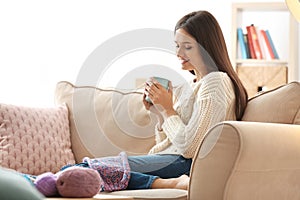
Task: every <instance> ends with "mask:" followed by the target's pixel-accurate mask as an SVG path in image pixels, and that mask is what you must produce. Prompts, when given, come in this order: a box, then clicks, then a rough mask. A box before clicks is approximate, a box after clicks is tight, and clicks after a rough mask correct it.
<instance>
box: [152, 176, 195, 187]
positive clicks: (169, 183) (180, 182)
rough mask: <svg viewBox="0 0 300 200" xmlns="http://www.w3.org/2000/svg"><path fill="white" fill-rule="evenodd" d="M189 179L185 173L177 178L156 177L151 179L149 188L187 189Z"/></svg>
mask: <svg viewBox="0 0 300 200" xmlns="http://www.w3.org/2000/svg"><path fill="white" fill-rule="evenodd" d="M189 181H190V177H188V176H187V175H182V176H180V177H178V178H169V179H162V178H157V179H155V180H154V181H153V183H152V186H151V188H152V189H155V188H156V189H157V188H175V189H182V190H187V189H188V187H189Z"/></svg>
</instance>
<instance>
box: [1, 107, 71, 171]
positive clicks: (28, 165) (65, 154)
mask: <svg viewBox="0 0 300 200" xmlns="http://www.w3.org/2000/svg"><path fill="white" fill-rule="evenodd" d="M74 163H75V159H74V156H73V153H72V150H71V142H70V130H69V120H68V109H67V107H66V106H65V105H61V106H57V107H49V108H34V107H25V106H16V105H8V104H0V165H1V166H2V167H7V168H11V169H14V170H17V171H19V172H22V173H28V174H33V175H39V174H41V173H44V172H48V171H49V172H53V173H56V172H57V171H59V169H60V168H61V167H62V166H64V165H66V164H74Z"/></svg>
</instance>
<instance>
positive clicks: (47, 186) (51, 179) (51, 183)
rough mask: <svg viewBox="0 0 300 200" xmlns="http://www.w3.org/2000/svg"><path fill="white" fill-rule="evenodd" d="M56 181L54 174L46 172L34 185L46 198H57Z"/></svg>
mask: <svg viewBox="0 0 300 200" xmlns="http://www.w3.org/2000/svg"><path fill="white" fill-rule="evenodd" d="M56 180H57V177H56V176H55V175H54V174H53V173H51V172H46V173H43V174H41V175H39V176H38V177H37V178H36V180H35V181H34V184H35V187H36V188H37V189H38V191H40V192H41V193H42V194H43V195H45V196H46V197H51V196H57V195H58V192H57V188H56Z"/></svg>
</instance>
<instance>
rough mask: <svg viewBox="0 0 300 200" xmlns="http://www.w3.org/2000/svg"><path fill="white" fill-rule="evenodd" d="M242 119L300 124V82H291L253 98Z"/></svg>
mask: <svg viewBox="0 0 300 200" xmlns="http://www.w3.org/2000/svg"><path fill="white" fill-rule="evenodd" d="M242 121H254V122H270V123H283V124H300V83H299V82H290V83H288V84H286V85H283V86H280V87H278V88H275V89H273V90H270V91H268V92H265V93H262V94H260V95H258V96H255V97H253V98H251V99H250V100H249V102H248V105H247V107H246V110H245V113H244V116H243V118H242Z"/></svg>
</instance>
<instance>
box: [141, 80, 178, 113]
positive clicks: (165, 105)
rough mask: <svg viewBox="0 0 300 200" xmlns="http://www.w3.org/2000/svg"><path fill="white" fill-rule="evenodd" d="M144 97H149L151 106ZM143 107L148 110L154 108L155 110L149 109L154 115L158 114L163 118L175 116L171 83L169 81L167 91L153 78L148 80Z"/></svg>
mask: <svg viewBox="0 0 300 200" xmlns="http://www.w3.org/2000/svg"><path fill="white" fill-rule="evenodd" d="M146 95H147V96H149V98H150V99H151V101H152V104H151V103H149V102H147V101H146V100H145V97H146ZM144 105H145V107H146V109H148V110H149V109H150V108H151V107H155V110H154V109H153V108H151V111H153V112H154V113H156V112H159V113H160V114H161V115H162V116H164V117H168V116H171V115H174V114H177V113H176V111H175V110H174V108H173V87H172V83H171V82H170V81H169V89H168V90H167V89H165V88H164V87H163V86H162V85H161V84H160V83H159V82H158V81H157V80H155V79H154V78H152V79H150V81H147V82H146V87H145V95H144ZM151 105H153V106H151ZM156 114H157V113H156Z"/></svg>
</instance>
